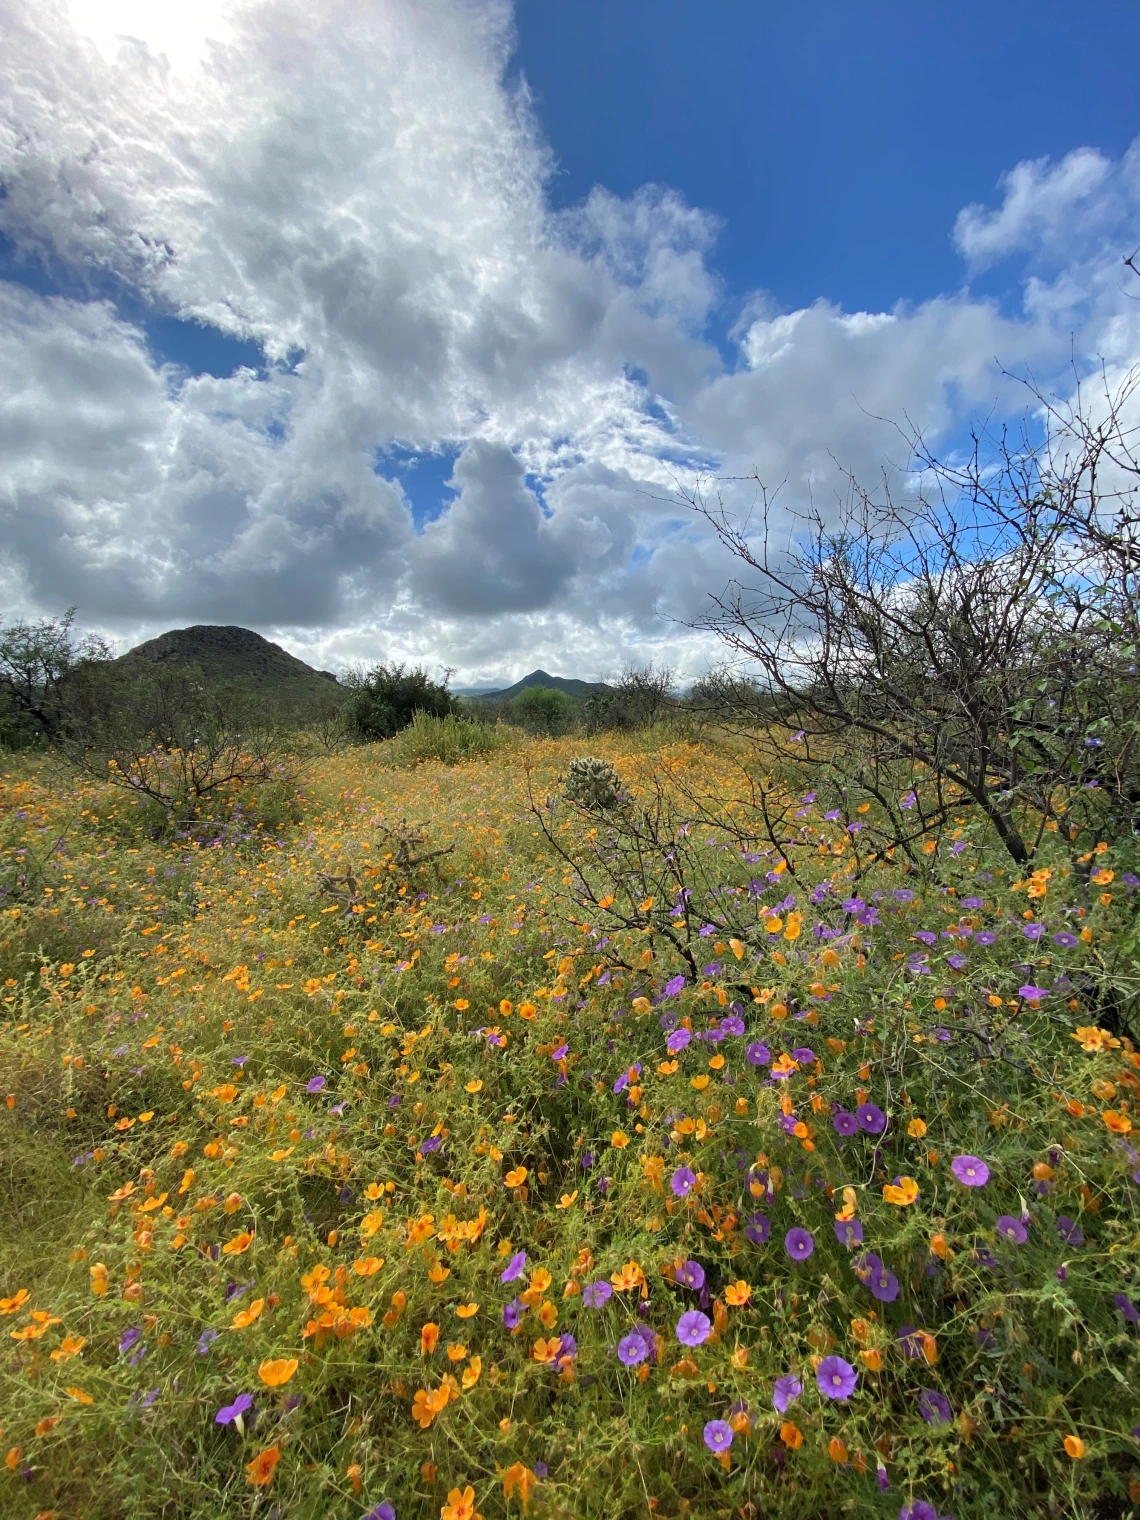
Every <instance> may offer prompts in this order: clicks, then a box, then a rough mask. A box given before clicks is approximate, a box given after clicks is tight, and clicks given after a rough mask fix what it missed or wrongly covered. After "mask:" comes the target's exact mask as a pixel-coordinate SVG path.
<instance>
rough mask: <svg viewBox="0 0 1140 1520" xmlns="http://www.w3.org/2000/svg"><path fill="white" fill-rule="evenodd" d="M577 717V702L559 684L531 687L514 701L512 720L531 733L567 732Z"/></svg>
mask: <svg viewBox="0 0 1140 1520" xmlns="http://www.w3.org/2000/svg"><path fill="white" fill-rule="evenodd" d="M577 717H578V704H577V702H575V700H574V698H573V697H571V696H568V695H567V693H566V692H564V691H559V690H558V688H557V687H556V686H528V687H527V688H526V690H525V691H520V692H519V694H518V696H517V697H516V698H515V699H514V701H513V702H512V703H511V718H512V721H513V722H515V723H517V724H519V726H520V727H522V728H525V729H526V730H527V732H528V733H532V734H548V735H551V736H554V735H557V734H564V733H567V732H568V731H569V730H570V729H571V728H573V726H574V723H575V722H576V720H577Z"/></svg>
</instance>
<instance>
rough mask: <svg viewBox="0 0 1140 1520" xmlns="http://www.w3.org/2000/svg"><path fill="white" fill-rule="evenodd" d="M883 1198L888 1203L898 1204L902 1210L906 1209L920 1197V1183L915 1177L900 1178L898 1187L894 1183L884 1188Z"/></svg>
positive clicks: (889, 1183)
mask: <svg viewBox="0 0 1140 1520" xmlns="http://www.w3.org/2000/svg"><path fill="white" fill-rule="evenodd" d="M883 1197H884V1198H885V1199H886V1201H887V1202H888V1203H896V1204H898V1206H899V1207H900V1208H905V1207H906V1206H907V1205H908V1204H911V1203H913V1202H914V1200H915V1199H916V1198H917V1197H918V1183H917V1182H916V1181H915V1180H914V1178H913V1177H900V1178H899V1180H898V1184H897V1186H896V1184H895V1183H893V1182H888V1183H887V1184H886V1185H885V1186H884V1188H883Z"/></svg>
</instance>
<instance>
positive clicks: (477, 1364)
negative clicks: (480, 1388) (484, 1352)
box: [463, 1356, 483, 1392]
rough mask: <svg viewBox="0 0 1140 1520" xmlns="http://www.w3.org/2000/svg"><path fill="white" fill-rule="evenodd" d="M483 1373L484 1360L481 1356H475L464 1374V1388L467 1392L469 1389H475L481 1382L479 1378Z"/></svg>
mask: <svg viewBox="0 0 1140 1520" xmlns="http://www.w3.org/2000/svg"><path fill="white" fill-rule="evenodd" d="M482 1371H483V1358H482V1357H481V1356H473V1357H472V1358H471V1360H470V1361H469V1362H468V1363H467V1366H466V1368H465V1370H464V1373H463V1388H464V1391H465V1392H466V1391H467V1390H469V1389H472V1388H474V1386H475V1384H476V1383H477V1382H478V1381H479V1376H480V1374H481V1373H482Z"/></svg>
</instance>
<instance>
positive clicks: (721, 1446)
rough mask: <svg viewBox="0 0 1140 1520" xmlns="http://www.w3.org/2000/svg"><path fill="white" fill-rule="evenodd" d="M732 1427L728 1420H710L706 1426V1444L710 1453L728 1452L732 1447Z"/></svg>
mask: <svg viewBox="0 0 1140 1520" xmlns="http://www.w3.org/2000/svg"><path fill="white" fill-rule="evenodd" d="M732 1435H733V1431H732V1426H731V1425H730V1424H729V1423H728V1421H727V1420H710V1421H709V1422H708V1424H707V1425H706V1426H705V1430H704V1442H705V1445H706V1446H707V1447H708V1449H709V1450H710V1451H715V1452H721V1451H727V1450H728V1448H729V1447H730V1446H731V1445H732Z"/></svg>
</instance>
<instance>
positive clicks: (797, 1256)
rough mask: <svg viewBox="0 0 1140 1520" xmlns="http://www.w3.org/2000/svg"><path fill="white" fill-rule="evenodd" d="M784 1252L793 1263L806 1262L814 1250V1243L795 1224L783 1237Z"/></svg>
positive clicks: (803, 1230)
mask: <svg viewBox="0 0 1140 1520" xmlns="http://www.w3.org/2000/svg"><path fill="white" fill-rule="evenodd" d="M784 1250H785V1251H787V1253H788V1255H789V1256H790V1257H791V1258H792V1260H793V1261H807V1259H808V1257H809V1256H810V1255H811V1253H812V1252H813V1251H814V1250H815V1241H814V1240H813V1239H812V1238H811V1236H810V1235H809V1234H808V1232H807V1230H805V1229H802V1228H801V1227H800V1226H799V1225H798V1224H797V1225H794V1226H793V1227H792V1229H790V1230H789V1231H788V1233H787V1234H786V1235H785V1236H784Z"/></svg>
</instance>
